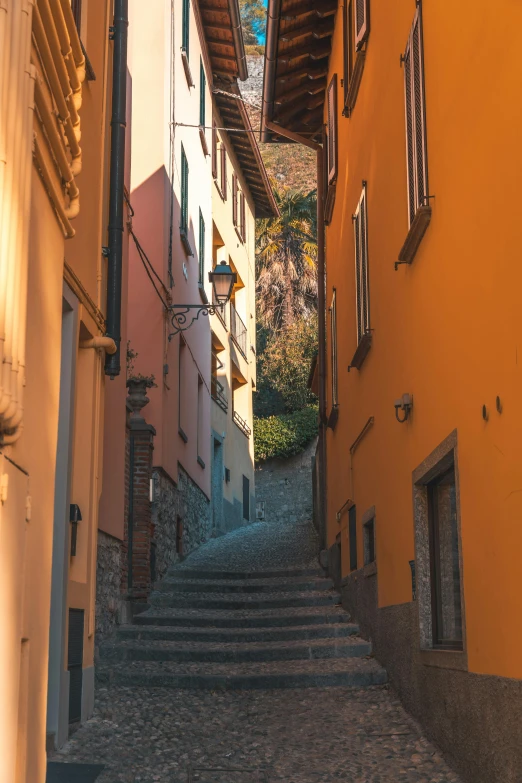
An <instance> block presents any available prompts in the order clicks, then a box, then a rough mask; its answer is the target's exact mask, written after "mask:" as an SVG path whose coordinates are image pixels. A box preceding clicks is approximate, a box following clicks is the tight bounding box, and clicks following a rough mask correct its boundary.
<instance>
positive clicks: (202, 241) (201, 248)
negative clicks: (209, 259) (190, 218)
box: [199, 209, 205, 283]
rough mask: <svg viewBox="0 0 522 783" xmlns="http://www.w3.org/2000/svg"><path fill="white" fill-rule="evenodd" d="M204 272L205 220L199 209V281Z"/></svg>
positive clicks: (201, 280)
mask: <svg viewBox="0 0 522 783" xmlns="http://www.w3.org/2000/svg"><path fill="white" fill-rule="evenodd" d="M204 274H205V221H204V219H203V213H202V212H201V209H200V210H199V282H200V283H203V280H204Z"/></svg>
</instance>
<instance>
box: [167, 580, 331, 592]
mask: <svg viewBox="0 0 522 783" xmlns="http://www.w3.org/2000/svg"><path fill="white" fill-rule="evenodd" d="M332 587H333V582H332V580H331V579H324V578H323V579H310V580H307V581H303V578H302V577H298V578H297V579H294V580H289V579H265V580H260V579H258V580H246V579H243V580H225V579H222V580H220V581H211V580H209V579H201V580H196V579H181V578H176V579H173V578H169V579H163V580H162V581H161V582H158V583H157V584H156V590H157V591H159V592H162V593H166V592H169V593H220V594H222V595H223V594H226V593H239V594H242V593H257V594H262V593H276V592H282V593H291V592H310V591H312V592H317V591H321V590H331V589H332Z"/></svg>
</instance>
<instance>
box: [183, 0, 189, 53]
mask: <svg viewBox="0 0 522 783" xmlns="http://www.w3.org/2000/svg"><path fill="white" fill-rule="evenodd" d="M189 46H190V0H183V10H182V20H181V48H182V49H183V51H184V52H185V54H186V55H187V57H188V54H189Z"/></svg>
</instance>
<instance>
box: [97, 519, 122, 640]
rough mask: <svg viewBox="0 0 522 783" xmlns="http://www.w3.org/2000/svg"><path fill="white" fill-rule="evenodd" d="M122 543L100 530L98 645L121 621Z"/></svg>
mask: <svg viewBox="0 0 522 783" xmlns="http://www.w3.org/2000/svg"><path fill="white" fill-rule="evenodd" d="M121 572H122V544H121V541H120V540H119V539H117V538H113V537H112V536H109V535H108V534H107V533H104V532H103V530H98V558H97V564H96V645H97V646H98V645H99V644H100V642H103V641H104V639H106V638H107V637H108V636H110V634H111V633H112V631H113V630H114V628H115V627H116V626H117V625H118V623H119V622H120V611H121V603H122V595H121Z"/></svg>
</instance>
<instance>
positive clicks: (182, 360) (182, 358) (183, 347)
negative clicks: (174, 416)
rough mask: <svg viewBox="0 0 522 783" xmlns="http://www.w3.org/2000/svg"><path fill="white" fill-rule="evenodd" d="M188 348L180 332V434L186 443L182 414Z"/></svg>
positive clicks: (186, 436)
mask: <svg viewBox="0 0 522 783" xmlns="http://www.w3.org/2000/svg"><path fill="white" fill-rule="evenodd" d="M186 350H187V343H186V341H185V338H184V337H183V335H181V334H180V336H179V343H178V434H179V435H180V437H181V440H182V441H183V442H184V443H188V435H187V433H186V432H185V430H184V429H183V427H182V416H181V414H182V412H183V408H184V405H183V403H184V396H185V395H184V394H183V380H184V378H185V374H184V371H183V370H184V367H183V365H184V363H185V352H186Z"/></svg>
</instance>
